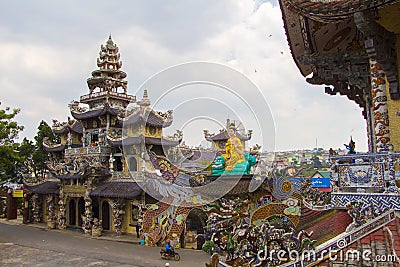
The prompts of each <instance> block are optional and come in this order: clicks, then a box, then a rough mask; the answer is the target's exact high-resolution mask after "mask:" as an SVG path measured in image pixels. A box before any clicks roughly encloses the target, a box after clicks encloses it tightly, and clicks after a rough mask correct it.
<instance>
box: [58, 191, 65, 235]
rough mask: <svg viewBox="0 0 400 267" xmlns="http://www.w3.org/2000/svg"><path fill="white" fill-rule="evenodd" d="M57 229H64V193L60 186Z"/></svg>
mask: <svg viewBox="0 0 400 267" xmlns="http://www.w3.org/2000/svg"><path fill="white" fill-rule="evenodd" d="M58 209H59V211H58V229H66V228H67V225H66V224H65V223H66V211H65V195H64V191H63V189H62V187H61V188H60V200H59V201H58Z"/></svg>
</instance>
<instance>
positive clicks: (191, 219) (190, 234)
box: [181, 208, 207, 250]
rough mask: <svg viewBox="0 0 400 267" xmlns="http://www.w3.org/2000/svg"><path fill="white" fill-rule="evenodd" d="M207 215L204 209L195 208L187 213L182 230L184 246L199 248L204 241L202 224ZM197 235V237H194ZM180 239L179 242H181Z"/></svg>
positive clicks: (203, 224)
mask: <svg viewBox="0 0 400 267" xmlns="http://www.w3.org/2000/svg"><path fill="white" fill-rule="evenodd" d="M206 221H207V215H206V214H205V213H204V211H202V210H200V209H198V208H195V209H193V210H191V211H190V212H189V214H188V217H187V220H186V227H185V230H184V233H183V234H184V240H182V241H183V242H184V243H183V244H181V245H184V246H183V247H184V248H194V249H199V250H201V249H202V247H203V244H204V242H205V238H204V226H205V225H206ZM196 237H197V238H196ZM182 241H181V243H182Z"/></svg>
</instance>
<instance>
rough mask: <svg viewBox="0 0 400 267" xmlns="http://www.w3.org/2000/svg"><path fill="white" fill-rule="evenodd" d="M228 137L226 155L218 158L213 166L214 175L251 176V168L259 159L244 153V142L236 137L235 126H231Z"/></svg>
mask: <svg viewBox="0 0 400 267" xmlns="http://www.w3.org/2000/svg"><path fill="white" fill-rule="evenodd" d="M228 136H229V138H228V141H227V142H226V146H225V147H226V149H225V154H222V155H221V156H218V157H216V158H215V160H214V162H213V164H212V175H214V176H218V175H222V174H227V175H243V174H250V170H251V166H253V165H255V164H256V162H257V159H256V158H255V157H254V156H251V155H250V154H249V153H248V152H244V149H243V144H242V141H241V140H240V139H239V138H238V137H237V136H236V129H235V125H234V124H231V125H230V126H229V129H228Z"/></svg>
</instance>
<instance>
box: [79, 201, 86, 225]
mask: <svg viewBox="0 0 400 267" xmlns="http://www.w3.org/2000/svg"><path fill="white" fill-rule="evenodd" d="M82 215H85V200H84V199H83V197H80V198H79V201H78V226H82V223H83V221H82Z"/></svg>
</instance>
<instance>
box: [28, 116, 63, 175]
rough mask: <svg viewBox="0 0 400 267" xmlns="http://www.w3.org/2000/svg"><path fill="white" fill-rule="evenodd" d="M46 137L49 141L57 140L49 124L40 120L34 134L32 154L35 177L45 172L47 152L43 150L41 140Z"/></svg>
mask: <svg viewBox="0 0 400 267" xmlns="http://www.w3.org/2000/svg"><path fill="white" fill-rule="evenodd" d="M45 138H48V139H49V140H50V141H53V142H59V140H58V137H57V136H55V135H54V133H53V131H52V130H51V128H50V126H49V125H48V124H47V123H46V122H45V121H43V120H42V121H41V122H40V124H39V127H38V131H37V134H36V136H35V138H34V139H35V151H34V152H33V154H32V162H33V166H32V168H33V171H34V173H35V176H36V177H39V176H42V177H44V175H45V173H46V162H47V160H48V159H49V157H48V152H47V151H46V150H44V147H43V140H44V139H45Z"/></svg>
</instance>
